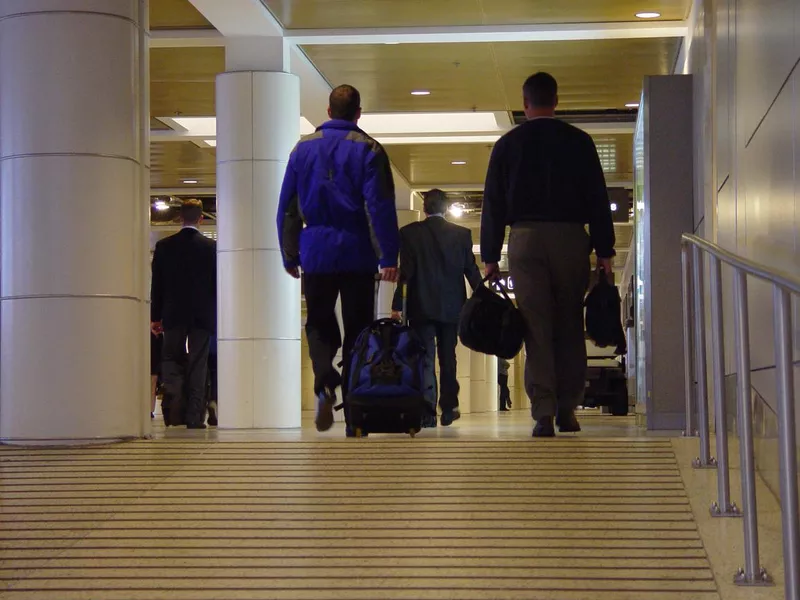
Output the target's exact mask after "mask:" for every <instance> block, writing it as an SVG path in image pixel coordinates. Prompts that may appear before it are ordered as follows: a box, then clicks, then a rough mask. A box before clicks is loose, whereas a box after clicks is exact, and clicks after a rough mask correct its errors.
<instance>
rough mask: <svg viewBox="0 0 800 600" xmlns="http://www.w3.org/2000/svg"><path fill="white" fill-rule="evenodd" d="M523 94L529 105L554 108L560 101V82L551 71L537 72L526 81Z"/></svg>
mask: <svg viewBox="0 0 800 600" xmlns="http://www.w3.org/2000/svg"><path fill="white" fill-rule="evenodd" d="M522 95H523V96H524V97H525V101H526V102H527V104H528V105H529V106H532V107H534V108H553V107H554V106H555V105H556V104H557V103H558V82H557V81H556V78H555V77H553V76H552V75H550V73H543V72H539V73H536V74H534V75H531V76H530V77H528V79H527V80H526V81H525V85H523V86H522Z"/></svg>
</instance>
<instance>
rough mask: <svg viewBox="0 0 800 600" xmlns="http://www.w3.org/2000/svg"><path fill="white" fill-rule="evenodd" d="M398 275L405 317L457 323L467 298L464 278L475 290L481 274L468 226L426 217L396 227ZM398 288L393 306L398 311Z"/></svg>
mask: <svg viewBox="0 0 800 600" xmlns="http://www.w3.org/2000/svg"><path fill="white" fill-rule="evenodd" d="M400 277H401V279H402V280H403V281H405V282H407V285H408V298H407V301H408V306H407V311H408V318H409V319H410V320H412V321H438V322H441V323H458V318H459V315H460V313H461V308H462V307H463V306H464V302H466V300H467V291H466V286H465V285H464V277H466V278H467V280H468V281H469V283H470V285H471V286H472V288H473V289H475V288H476V287H477V286H478V285H480V283H481V273H480V270H479V269H478V265H477V264H476V262H475V254H473V252H472V233H471V232H470V230H469V229H466V228H464V227H460V226H458V225H455V224H453V223H449V222H447V221H446V220H445V219H443V218H442V217H429V218H427V219H425V220H424V221H421V222H419V223H412V224H411V225H407V226H405V227H403V228H402V229H401V230H400ZM402 306H403V300H402V295H401V292H400V288H399V287H398V291H397V293H395V297H394V303H393V308H394V310H397V311H399V310H402Z"/></svg>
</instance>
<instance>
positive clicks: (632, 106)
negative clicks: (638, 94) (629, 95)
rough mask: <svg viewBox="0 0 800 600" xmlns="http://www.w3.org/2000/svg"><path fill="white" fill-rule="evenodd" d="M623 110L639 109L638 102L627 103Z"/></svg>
mask: <svg viewBox="0 0 800 600" xmlns="http://www.w3.org/2000/svg"><path fill="white" fill-rule="evenodd" d="M625 108H639V103H638V102H628V103H627V104H626V105H625Z"/></svg>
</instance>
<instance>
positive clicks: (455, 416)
mask: <svg viewBox="0 0 800 600" xmlns="http://www.w3.org/2000/svg"><path fill="white" fill-rule="evenodd" d="M460 418H461V411H460V410H458V409H457V408H454V409H453V410H445V411H442V427H450V425H452V424H453V422H454V421H458V420H459V419H460Z"/></svg>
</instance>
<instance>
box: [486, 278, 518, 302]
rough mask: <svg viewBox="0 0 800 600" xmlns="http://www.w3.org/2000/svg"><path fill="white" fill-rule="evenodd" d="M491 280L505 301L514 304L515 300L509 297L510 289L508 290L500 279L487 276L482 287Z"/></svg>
mask: <svg viewBox="0 0 800 600" xmlns="http://www.w3.org/2000/svg"><path fill="white" fill-rule="evenodd" d="M490 280H491V282H492V283H493V284H495V285H496V286H497V288H498V289H499V290H500V293H501V294H502V295H503V297H505V299H506V300H508V301H509V302H512V303H513V300H512V299H511V297H510V296H509V295H508V288H506V284H504V283H503V282H502V281H500V279H494V278H493V277H492V276H487V277H484V278H483V281H482V282H481V285H483V284H485V283H486V282H487V281H490ZM490 289H491V287H490ZM492 291H494V290H492Z"/></svg>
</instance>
